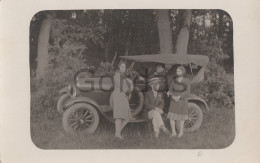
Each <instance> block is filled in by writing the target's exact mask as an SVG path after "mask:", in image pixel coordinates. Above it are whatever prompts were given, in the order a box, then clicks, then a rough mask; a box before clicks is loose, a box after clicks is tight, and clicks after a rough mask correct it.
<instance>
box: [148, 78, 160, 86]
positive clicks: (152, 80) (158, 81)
mask: <svg viewBox="0 0 260 163" xmlns="http://www.w3.org/2000/svg"><path fill="white" fill-rule="evenodd" d="M160 82H161V80H160V78H152V79H150V80H149V85H154V84H157V83H160Z"/></svg>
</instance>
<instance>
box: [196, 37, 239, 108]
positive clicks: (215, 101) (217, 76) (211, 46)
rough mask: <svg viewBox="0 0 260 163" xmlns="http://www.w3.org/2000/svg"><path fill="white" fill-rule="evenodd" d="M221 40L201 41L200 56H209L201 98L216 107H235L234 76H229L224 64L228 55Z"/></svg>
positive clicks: (201, 87)
mask: <svg viewBox="0 0 260 163" xmlns="http://www.w3.org/2000/svg"><path fill="white" fill-rule="evenodd" d="M220 44H221V40H218V39H216V38H214V39H209V40H200V41H199V44H198V45H199V49H200V54H207V55H208V56H209V64H208V66H207V68H206V71H205V80H204V81H203V82H202V83H201V84H200V87H199V89H200V91H199V92H200V96H202V97H203V98H204V99H205V100H206V102H207V103H208V104H210V105H213V106H216V107H226V108H233V107H234V75H233V74H227V73H226V71H225V69H224V68H223V67H224V66H222V64H223V63H224V61H225V60H226V59H228V58H229V57H228V55H226V54H224V53H223V51H222V48H221V46H220Z"/></svg>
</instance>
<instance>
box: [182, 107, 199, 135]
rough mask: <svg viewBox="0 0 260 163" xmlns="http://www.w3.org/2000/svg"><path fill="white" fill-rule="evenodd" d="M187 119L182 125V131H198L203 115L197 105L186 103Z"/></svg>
mask: <svg viewBox="0 0 260 163" xmlns="http://www.w3.org/2000/svg"><path fill="white" fill-rule="evenodd" d="M188 118H189V119H188V120H186V121H185V123H184V131H185V132H193V131H196V130H198V129H199V128H200V126H201V123H202V120H203V114H202V111H201V109H200V107H199V106H198V105H197V104H195V103H188Z"/></svg>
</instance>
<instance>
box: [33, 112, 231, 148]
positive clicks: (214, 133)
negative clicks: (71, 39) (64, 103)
mask: <svg viewBox="0 0 260 163" xmlns="http://www.w3.org/2000/svg"><path fill="white" fill-rule="evenodd" d="M35 114H37V115H35ZM50 115H51V116H50ZM35 117H37V118H35ZM147 126H148V125H147V124H146V123H132V124H127V126H126V128H124V130H123V131H122V134H123V136H124V137H125V139H124V140H123V141H120V140H117V139H115V138H114V124H111V123H108V122H107V121H105V120H103V121H102V122H100V124H99V127H98V129H97V131H96V132H95V133H94V134H92V135H87V134H82V133H81V134H80V133H78V134H67V133H66V132H65V131H64V130H63V128H62V123H61V115H59V114H58V113H56V112H54V111H53V112H51V113H48V112H39V113H34V115H31V138H32V141H33V142H34V144H35V145H36V146H37V147H39V148H41V149H207V148H208V149H220V148H225V147H227V146H229V145H230V144H231V143H232V142H233V140H234V138H235V120H234V110H231V109H226V108H213V109H211V111H209V112H204V118H203V122H202V126H201V128H200V129H199V130H198V131H196V132H192V133H185V134H184V136H183V137H182V138H177V137H176V138H172V139H170V138H168V137H167V136H165V135H164V134H163V133H162V134H161V135H160V138H159V139H158V140H156V139H155V138H154V137H153V131H152V130H149V129H148V127H147ZM166 126H167V128H169V129H170V126H169V124H168V122H166Z"/></svg>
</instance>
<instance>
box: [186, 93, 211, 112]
mask: <svg viewBox="0 0 260 163" xmlns="http://www.w3.org/2000/svg"><path fill="white" fill-rule="evenodd" d="M187 98H188V101H189V102H194V103H195V104H197V105H199V106H200V107H201V108H204V109H205V110H206V111H209V107H208V104H207V103H206V101H205V100H203V99H202V98H201V97H199V96H197V95H194V94H189V95H188V96H187Z"/></svg>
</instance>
